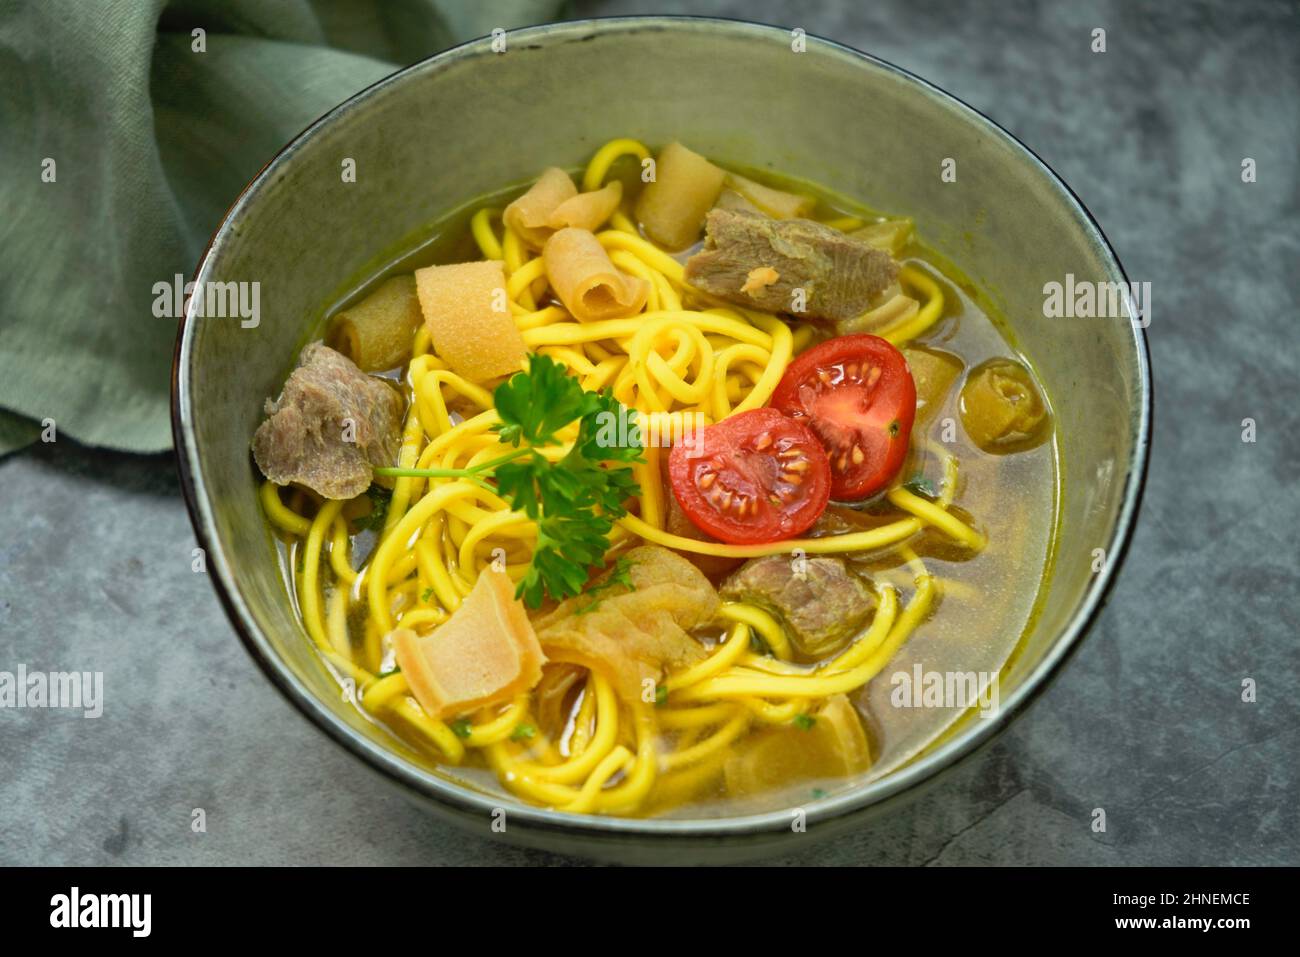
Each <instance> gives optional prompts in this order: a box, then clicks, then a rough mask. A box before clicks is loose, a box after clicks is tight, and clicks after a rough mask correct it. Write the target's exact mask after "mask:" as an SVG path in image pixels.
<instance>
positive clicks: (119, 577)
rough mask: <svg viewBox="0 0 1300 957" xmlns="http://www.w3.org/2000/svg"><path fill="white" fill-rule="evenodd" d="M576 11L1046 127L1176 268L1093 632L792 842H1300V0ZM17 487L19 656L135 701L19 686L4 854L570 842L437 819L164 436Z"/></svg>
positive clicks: (1132, 856)
mask: <svg viewBox="0 0 1300 957" xmlns="http://www.w3.org/2000/svg"><path fill="white" fill-rule="evenodd" d="M575 9H576V12H577V13H578V14H582V15H587V14H591V15H596V14H613V13H630V12H698V13H704V12H712V13H720V14H723V15H728V16H735V17H746V16H748V17H750V18H753V19H759V20H766V21H770V22H778V23H783V24H787V25H790V26H802V27H803V28H804V29H806V30H807V31H808V32H809V33H815V34H821V35H825V36H829V37H832V38H835V39H837V40H841V41H843V42H846V43H849V44H851V45H854V46H858V47H860V48H862V49H865V50H868V51H870V52H873V53H875V54H878V55H880V56H883V57H884V58H886V59H889V60H892V61H893V62H895V63H898V64H900V65H902V66H904V67H907V68H908V69H911V70H913V71H915V72H917V73H919V74H921V75H922V76H924V77H926V78H928V79H930V80H932V81H934V82H936V83H938V84H939V85H941V86H943V87H945V88H947V89H949V90H951V91H953V92H955V93H956V94H957V95H959V96H961V97H962V98H963V99H965V100H967V101H968V102H970V103H971V104H973V105H974V106H976V107H977V108H979V109H981V110H983V111H984V112H986V113H988V114H989V115H990V116H992V117H993V118H994V119H995V120H996V121H998V122H999V123H1001V124H1003V125H1004V126H1006V127H1007V128H1008V129H1010V130H1011V131H1012V132H1013V133H1015V134H1016V135H1017V136H1019V137H1020V138H1021V139H1023V140H1024V141H1026V142H1027V143H1029V144H1030V145H1031V146H1033V148H1034V149H1035V150H1037V151H1038V152H1039V153H1040V154H1041V155H1042V156H1043V157H1044V159H1045V160H1046V161H1047V162H1048V163H1050V164H1051V165H1053V166H1054V167H1055V168H1056V170H1057V171H1058V172H1059V173H1060V174H1061V175H1062V176H1063V177H1064V179H1065V180H1066V181H1067V182H1068V183H1070V184H1071V185H1072V186H1073V187H1074V188H1075V190H1076V191H1077V192H1078V193H1079V195H1080V196H1081V197H1082V198H1083V200H1084V201H1085V202H1086V203H1087V204H1088V205H1089V206H1090V207H1091V209H1092V211H1093V213H1094V214H1095V215H1096V216H1097V218H1098V219H1099V220H1100V222H1101V223H1102V225H1103V227H1104V228H1105V229H1106V230H1107V232H1108V234H1109V236H1110V238H1111V240H1112V241H1113V242H1114V244H1115V246H1116V248H1117V250H1118V252H1119V254H1120V257H1121V259H1122V260H1123V262H1124V264H1125V266H1126V267H1127V269H1128V272H1129V275H1130V277H1131V278H1133V279H1135V280H1149V281H1150V282H1151V283H1152V287H1153V300H1154V303H1155V311H1154V321H1153V324H1152V328H1151V330H1150V337H1151V348H1152V353H1153V357H1154V366H1155V378H1156V384H1157V390H1156V396H1157V413H1156V431H1155V449H1154V458H1153V462H1152V466H1151V474H1150V484H1149V488H1148V490H1147V497H1146V505H1145V509H1144V511H1143V514H1142V518H1141V522H1140V525H1139V528H1138V531H1137V534H1136V537H1135V539H1134V543H1133V549H1132V553H1131V555H1130V557H1129V559H1128V563H1127V565H1126V567H1125V569H1124V572H1123V576H1122V580H1121V581H1120V583H1119V585H1118V587H1117V588H1116V590H1115V593H1114V595H1113V597H1112V600H1111V602H1110V604H1109V606H1108V607H1107V609H1106V611H1105V612H1104V614H1103V615H1102V617H1101V619H1100V621H1099V622H1098V624H1097V626H1096V628H1095V629H1094V631H1093V633H1092V634H1091V636H1090V637H1089V638H1088V640H1087V641H1086V642H1085V644H1084V646H1083V648H1082V649H1081V651H1080V652H1079V654H1078V655H1077V657H1076V658H1075V660H1074V661H1073V662H1072V663H1071V664H1070V666H1069V667H1068V668H1067V669H1066V671H1065V673H1064V674H1063V675H1062V677H1061V678H1060V680H1059V681H1058V682H1057V683H1056V684H1055V685H1054V686H1053V687H1052V688H1051V689H1050V691H1049V692H1048V693H1047V695H1046V696H1045V697H1044V698H1042V699H1041V700H1040V701H1039V702H1038V703H1037V704H1036V705H1035V706H1034V707H1033V708H1032V709H1031V710H1030V712H1029V714H1028V715H1027V716H1026V717H1025V718H1024V719H1023V720H1021V721H1019V722H1018V723H1016V724H1015V725H1014V727H1012V728H1011V729H1010V730H1009V731H1008V733H1006V734H1005V735H1004V736H1003V737H1001V738H1000V739H999V740H998V742H997V743H996V744H995V745H994V746H993V747H992V748H991V749H989V750H988V751H987V752H986V753H985V754H983V755H981V756H980V757H979V758H977V759H976V760H973V761H970V762H968V763H967V764H965V765H964V766H962V767H961V768H960V769H958V770H957V771H956V773H954V774H952V776H951V777H949V778H948V780H947V783H946V785H945V786H943V787H941V788H938V789H935V790H933V791H932V792H931V793H930V794H929V795H927V796H925V797H924V798H923V799H922V800H920V801H918V802H916V803H914V804H913V805H911V806H910V807H908V808H906V809H904V810H903V811H901V812H900V813H898V814H897V815H895V816H893V817H892V818H891V819H890V820H888V821H887V822H885V823H883V824H881V825H879V826H876V827H873V828H871V829H867V830H862V831H860V832H858V833H856V834H854V835H852V836H851V837H850V838H847V839H843V840H839V841H837V842H836V843H835V844H834V845H832V846H811V842H810V846H809V847H808V848H807V849H805V850H804V851H803V852H802V853H799V854H798V855H796V856H794V857H791V858H789V859H787V860H784V861H780V862H778V863H787V864H789V863H799V864H1087V865H1119V864H1216V863H1231V864H1282V863H1290V864H1297V863H1300V811H1298V810H1297V808H1300V769H1298V768H1297V764H1298V763H1300V706H1298V705H1297V697H1296V696H1297V691H1298V690H1300V664H1298V662H1300V654H1298V653H1297V613H1296V612H1297V593H1298V592H1300V588H1298V587H1297V586H1298V582H1297V567H1298V565H1300V562H1298V561H1297V558H1298V555H1300V548H1298V546H1297V539H1296V533H1297V526H1298V525H1300V522H1298V519H1300V502H1298V500H1297V495H1296V491H1295V484H1294V483H1295V476H1296V474H1297V471H1298V469H1300V462H1297V451H1298V450H1300V441H1298V440H1297V429H1298V428H1300V423H1298V422H1297V415H1296V403H1295V395H1296V381H1297V376H1298V375H1300V359H1298V357H1300V350H1298V349H1297V331H1296V323H1297V318H1298V317H1297V299H1298V296H1297V291H1298V282H1297V278H1296V272H1297V266H1298V265H1300V202H1298V189H1300V187H1298V183H1297V152H1298V148H1297V147H1298V144H1300V135H1298V132H1297V126H1298V124H1300V111H1298V110H1297V91H1298V90H1300V60H1298V58H1297V52H1296V51H1297V49H1300V26H1298V23H1297V16H1298V14H1297V7H1296V6H1295V5H1294V4H1288V3H1272V4H1269V3H1231V4H1223V5H1221V6H1219V7H1217V8H1216V7H1214V6H1211V5H1208V4H1201V3H1182V4H1174V3H1170V4H1141V5H1139V4H1132V3H1120V2H1114V3H1103V4H1095V5H1094V4H1076V3H1070V4H1061V5H1059V6H1057V5H1051V4H1046V3H1044V4H1031V5H1028V6H1018V5H1013V4H1000V3H999V4H991V5H988V6H987V7H982V8H979V9H978V10H972V9H970V8H967V9H966V10H965V11H964V12H960V13H959V12H957V9H956V7H955V6H953V5H950V4H937V3H918V2H908V0H897V2H873V3H870V4H865V3H864V4H858V3H854V4H844V5H843V6H840V5H836V6H831V5H816V4H811V5H810V4H799V5H797V6H792V7H789V8H785V7H783V6H782V5H779V4H772V3H753V4H746V3H739V2H737V3H725V4H712V5H706V4H678V3H672V4H657V5H653V6H652V5H643V4H636V3H595V2H592V3H579V4H576V5H575ZM1094 27H1103V28H1105V29H1106V31H1107V52H1106V53H1105V54H1093V53H1091V52H1090V51H1089V43H1090V33H1091V30H1092V29H1093V28H1094ZM1243 157H1253V158H1254V159H1255V160H1256V161H1257V163H1258V182H1257V183H1254V184H1243V183H1242V182H1241V179H1240V164H1241V161H1242V158H1243ZM0 347H2V344H0ZM0 388H2V386H0ZM1248 417H1249V418H1252V419H1254V420H1255V421H1256V423H1257V428H1258V441H1257V442H1256V443H1254V444H1245V443H1243V442H1242V441H1241V436H1240V433H1241V428H1242V425H1241V423H1242V420H1243V419H1244V418H1248ZM0 492H2V494H0V670H12V669H13V667H15V666H16V664H17V663H18V662H23V663H25V664H26V665H27V666H28V667H29V668H32V669H68V668H77V669H84V670H92V671H93V670H102V671H103V672H104V673H105V680H106V696H107V705H106V708H105V712H104V715H103V717H102V718H100V719H98V720H84V719H82V718H80V717H75V716H73V715H70V714H66V713H60V712H51V711H44V712H33V711H5V712H0V766H2V767H3V768H4V772H3V774H0V863H7V864H14V863H21V864H29V863H53V864H71V863H86V864H100V863H122V864H146V863H162V864H250V863H251V864H272V863H288V864H488V863H495V864H524V863H528V864H564V863H576V862H573V861H569V860H567V859H564V858H557V857H552V856H549V855H544V854H540V853H533V852H527V851H521V850H516V849H513V848H510V847H507V846H505V845H502V844H500V843H497V842H495V841H494V840H492V839H491V838H490V837H488V836H487V835H483V836H476V835H470V834H465V833H462V832H460V831H457V830H452V829H449V828H447V827H444V826H442V825H440V824H438V823H436V822H434V821H433V820H431V819H430V818H428V817H427V816H426V815H424V814H423V813H421V812H419V811H418V810H416V809H414V808H413V807H411V806H409V805H408V804H407V803H406V802H405V801H403V800H402V799H401V798H400V797H398V796H396V795H394V794H392V793H391V792H389V791H388V790H387V789H386V788H384V787H381V786H380V784H379V783H378V782H377V781H376V780H375V779H374V778H372V777H371V776H370V775H369V774H368V773H366V772H364V770H363V769H362V768H360V767H359V766H358V765H357V764H356V763H355V762H354V761H353V759H352V758H350V757H349V756H347V755H345V754H344V753H343V752H342V751H340V750H339V749H337V748H336V747H335V746H333V745H332V744H330V743H329V742H328V741H326V740H325V738H324V737H323V736H322V735H321V734H320V733H318V732H317V731H316V730H315V729H314V728H312V727H311V726H309V725H308V724H307V722H306V721H305V720H304V719H302V718H300V717H299V716H298V715H297V714H296V712H294V711H293V710H292V709H291V708H290V706H289V705H288V704H287V703H286V702H285V701H284V700H283V699H281V697H280V696H279V694H278V693H277V692H275V691H274V690H273V689H272V688H271V686H270V685H269V683H268V682H267V681H266V680H265V679H264V678H263V677H262V675H261V674H260V672H258V671H257V670H256V668H255V667H254V665H253V664H252V662H251V661H250V660H249V659H248V657H247V656H246V655H245V653H244V651H243V650H242V648H241V647H240V646H239V643H238V642H237V640H236V638H235V637H234V634H233V633H232V631H231V629H230V627H229V625H228V624H227V622H226V619H225V618H224V616H223V614H222V611H221V609H220V607H219V605H218V603H217V599H216V597H215V595H214V594H213V591H212V589H211V586H210V584H209V582H208V581H207V579H206V577H205V576H203V575H197V574H194V573H192V572H191V570H190V564H189V563H190V549H191V548H192V547H193V546H194V538H193V534H192V531H191V528H190V525H189V521H188V519H187V517H186V514H185V509H184V506H183V504H182V502H181V500H180V497H179V494H178V489H177V483H176V480H175V477H174V473H173V466H172V463H171V461H170V460H169V459H167V458H165V457H162V458H154V459H142V458H132V457H127V456H120V455H114V454H110V453H103V452H96V451H91V450H86V449H80V448H77V447H75V446H71V445H68V444H66V443H58V444H55V445H51V446H38V447H36V448H34V449H32V450H29V451H27V452H24V453H21V454H18V455H15V456H12V457H10V458H9V459H7V460H5V461H3V462H0ZM1245 677H1249V678H1253V679H1254V680H1255V681H1256V682H1257V686H1258V701H1257V702H1256V703H1253V704H1247V703H1243V702H1242V700H1241V682H1242V679H1243V678H1245ZM195 807H201V808H204V809H205V811H206V814H207V832H206V833H204V834H196V833H194V832H193V831H192V830H191V827H190V822H191V809H193V808H195ZM1097 807H1101V808H1104V809H1105V810H1106V813H1107V830H1106V832H1105V833H1104V834H1098V833H1094V832H1093V831H1092V830H1091V828H1090V826H1089V825H1090V823H1091V820H1092V818H1091V812H1092V810H1093V808H1097Z"/></svg>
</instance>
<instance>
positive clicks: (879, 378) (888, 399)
mask: <svg viewBox="0 0 1300 957" xmlns="http://www.w3.org/2000/svg"><path fill="white" fill-rule="evenodd" d="M772 407H773V408H776V409H780V410H781V411H782V412H784V413H785V414H786V415H788V416H791V417H792V418H794V419H796V420H798V421H800V422H803V423H804V424H805V425H807V426H808V427H809V428H810V429H812V430H813V431H814V432H816V433H817V437H818V438H819V439H821V441H822V445H824V446H825V448H826V454H827V456H828V457H829V459H830V463H831V497H832V498H835V499H839V500H841V501H853V500H855V499H861V498H866V497H867V496H868V495H872V494H874V493H875V492H878V491H880V490H881V489H882V488H884V487H885V485H887V484H888V483H889V480H890V479H892V478H893V477H894V476H895V475H896V474H897V473H898V470H899V469H900V468H902V466H903V459H904V458H905V457H906V455H907V442H908V439H909V437H910V436H911V434H912V420H913V419H914V418H915V417H916V383H915V382H913V381H912V373H911V372H910V371H909V370H908V368H907V360H906V359H904V358H903V354H902V353H901V352H899V351H898V350H897V349H895V348H894V347H893V346H892V345H890V344H889V343H888V342H886V341H885V340H884V339H881V338H880V337H879V336H866V335H862V336H840V337H839V338H837V339H828V340H826V341H825V342H823V343H821V344H820V345H816V346H813V348H811V349H809V350H808V351H807V352H805V353H804V354H803V355H801V356H799V357H798V358H797V359H795V360H794V361H793V362H791V363H790V365H789V367H788V368H787V369H786V370H785V375H784V376H783V377H782V378H781V381H780V383H779V384H778V385H777V387H776V391H775V392H774V393H772Z"/></svg>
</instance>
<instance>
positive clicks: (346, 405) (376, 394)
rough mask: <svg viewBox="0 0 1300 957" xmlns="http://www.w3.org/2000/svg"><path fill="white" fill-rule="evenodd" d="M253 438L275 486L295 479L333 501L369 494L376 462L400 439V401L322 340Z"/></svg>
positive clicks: (391, 456)
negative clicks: (364, 493)
mask: <svg viewBox="0 0 1300 957" xmlns="http://www.w3.org/2000/svg"><path fill="white" fill-rule="evenodd" d="M266 414H267V416H268V418H267V419H266V421H265V422H263V423H262V424H261V425H260V426H259V427H258V429H257V433H256V434H255V435H254V436H253V458H254V460H255V461H256V462H257V467H258V468H259V469H261V470H262V474H263V475H265V476H266V477H267V478H269V479H270V480H271V481H272V482H274V483H275V484H277V485H288V484H289V483H290V482H296V483H297V484H299V485H304V486H306V487H307V488H309V489H312V490H313V491H315V492H318V493H319V494H321V495H323V496H325V497H326V498H332V499H349V498H354V497H356V496H357V495H360V494H361V493H362V492H364V491H365V490H366V489H367V488H368V487H369V486H370V481H371V479H372V478H373V476H374V472H373V467H374V466H376V465H392V464H393V463H394V462H395V461H396V460H397V451H398V446H399V444H400V442H401V430H402V399H401V397H400V396H399V395H398V394H397V390H396V389H394V388H393V387H392V386H390V385H389V384H388V383H386V382H385V381H384V380H382V379H379V378H376V377H375V376H370V375H366V374H365V373H364V372H362V371H361V370H360V369H358V368H357V366H356V364H355V363H353V362H352V360H350V359H348V358H347V357H346V356H343V355H341V354H340V353H338V352H335V351H334V350H333V349H331V348H329V347H328V346H326V345H324V344H323V343H320V342H312V343H309V344H308V345H307V347H306V348H304V349H303V350H302V355H301V356H300V357H299V360H298V368H296V369H294V370H293V372H292V373H291V374H290V375H289V378H288V379H287V380H286V381H285V383H284V389H283V390H282V391H281V392H280V397H279V398H278V399H275V400H271V399H267V400H266Z"/></svg>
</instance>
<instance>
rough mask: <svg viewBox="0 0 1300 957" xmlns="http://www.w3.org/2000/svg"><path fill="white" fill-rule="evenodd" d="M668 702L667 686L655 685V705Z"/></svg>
mask: <svg viewBox="0 0 1300 957" xmlns="http://www.w3.org/2000/svg"><path fill="white" fill-rule="evenodd" d="M667 703H668V686H667V685H655V707H656V708H658V707H659V706H660V705H665V704H667Z"/></svg>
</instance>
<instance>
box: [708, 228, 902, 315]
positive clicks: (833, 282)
mask: <svg viewBox="0 0 1300 957" xmlns="http://www.w3.org/2000/svg"><path fill="white" fill-rule="evenodd" d="M705 229H706V231H707V235H706V237H705V243H704V248H703V249H702V250H700V252H698V253H696V254H695V255H694V256H692V257H691V258H690V259H689V260H687V262H686V281H687V282H688V283H690V284H691V285H692V286H695V287H696V288H697V289H701V290H703V291H704V292H707V293H710V294H712V295H714V296H717V297H719V298H720V299H726V300H727V301H728V302H734V303H737V304H738V305H741V306H746V307H748V308H750V309H758V310H759V311H761V312H785V313H791V314H792V315H797V316H799V317H801V318H805V319H825V320H830V321H832V322H839V321H843V320H846V319H851V318H853V317H854V316H859V315H861V314H862V313H864V312H866V311H867V309H869V308H870V306H871V302H872V300H874V299H875V298H876V297H877V296H879V295H880V293H881V292H883V291H884V290H885V289H886V288H887V287H888V286H889V285H891V284H892V283H893V282H894V281H895V280H896V279H897V278H898V264H897V263H895V262H894V260H893V259H892V258H890V256H889V254H888V253H886V252H883V251H882V250H879V249H875V248H874V247H872V246H870V245H868V244H867V243H865V242H863V241H862V240H860V239H854V238H853V237H851V236H847V235H845V234H844V233H842V232H840V231H839V230H837V229H832V228H830V227H829V226H823V225H822V224H821V223H815V222H813V221H811V220H808V219H770V218H768V217H766V216H761V215H756V214H754V213H750V212H745V211H737V210H730V209H713V210H711V211H710V212H709V215H708V217H707V219H706V220H705ZM769 270H772V271H775V273H776V278H775V279H772V278H771V272H769ZM797 290H802V295H799V294H798V293H797V292H796V291H797Z"/></svg>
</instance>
